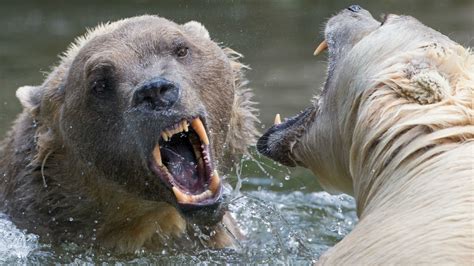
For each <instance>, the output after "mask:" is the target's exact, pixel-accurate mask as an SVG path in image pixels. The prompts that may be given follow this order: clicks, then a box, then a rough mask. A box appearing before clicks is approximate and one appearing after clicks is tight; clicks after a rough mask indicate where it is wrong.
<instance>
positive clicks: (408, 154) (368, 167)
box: [349, 89, 474, 218]
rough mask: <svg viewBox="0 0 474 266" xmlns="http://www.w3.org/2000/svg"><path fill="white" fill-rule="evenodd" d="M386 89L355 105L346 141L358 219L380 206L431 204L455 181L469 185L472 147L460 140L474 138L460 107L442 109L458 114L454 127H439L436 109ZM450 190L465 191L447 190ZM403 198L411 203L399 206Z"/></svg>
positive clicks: (467, 119)
mask: <svg viewBox="0 0 474 266" xmlns="http://www.w3.org/2000/svg"><path fill="white" fill-rule="evenodd" d="M387 91H389V90H384V89H379V90H378V91H377V92H374V93H373V94H372V95H371V96H370V97H368V100H367V102H366V103H365V104H364V105H361V109H360V111H359V118H358V120H357V122H356V125H355V128H354V134H353V137H352V140H353V143H352V146H351V159H350V162H349V165H350V172H351V175H352V179H353V184H354V197H355V198H356V201H357V212H358V215H359V217H361V218H363V217H364V216H367V215H369V214H370V213H371V212H372V211H374V210H376V209H383V208H384V206H385V207H389V206H390V208H392V207H393V206H396V205H400V206H402V208H410V207H409V206H423V205H425V206H426V205H430V204H432V205H437V204H440V202H438V203H435V202H437V201H440V200H441V198H442V197H440V196H439V195H438V194H439V193H441V190H444V189H449V188H448V187H449V186H450V185H452V184H453V183H452V182H453V180H455V179H456V178H457V181H456V182H459V183H458V185H459V184H461V186H466V187H469V185H470V182H472V180H471V181H469V178H468V177H469V176H470V175H471V174H472V169H471V167H472V160H473V153H472V149H473V145H472V142H471V143H470V144H469V143H466V140H465V138H466V136H469V135H470V136H471V138H472V137H474V134H473V131H472V126H471V127H469V122H468V121H469V118H468V117H467V115H465V114H466V113H465V112H464V116H465V117H464V118H465V119H463V115H462V113H463V112H462V109H463V107H462V106H460V105H449V103H447V106H445V108H446V111H452V112H459V115H460V116H459V119H458V122H459V125H457V126H456V127H454V125H449V124H445V123H443V121H444V117H440V118H439V119H436V116H443V113H440V112H439V111H438V110H437V109H436V108H439V106H422V105H419V104H416V103H413V104H410V103H407V102H406V99H403V98H400V97H399V96H398V95H395V94H392V93H390V92H389V93H387ZM374 110H377V111H374ZM427 117H429V118H430V119H429V121H432V123H429V121H428V120H426V118H427ZM423 121H426V123H424V122H423ZM436 121H439V122H436ZM463 121H464V122H463ZM469 149H470V150H471V152H468V151H469ZM449 169H457V170H456V171H453V170H449ZM455 176H456V177H455ZM440 186H441V187H440ZM471 186H472V184H471ZM456 190H458V191H459V193H461V194H462V193H465V191H464V192H463V189H462V188H452V191H456ZM452 191H450V193H453V192H452ZM407 199H411V200H412V202H411V204H405V202H406V201H407ZM419 199H423V200H422V201H421V202H418V204H416V203H415V201H417V200H419ZM402 202H404V203H402ZM447 204H448V203H447Z"/></svg>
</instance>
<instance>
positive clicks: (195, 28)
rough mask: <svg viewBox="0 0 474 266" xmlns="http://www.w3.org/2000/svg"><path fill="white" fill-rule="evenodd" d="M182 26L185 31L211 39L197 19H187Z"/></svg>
mask: <svg viewBox="0 0 474 266" xmlns="http://www.w3.org/2000/svg"><path fill="white" fill-rule="evenodd" d="M183 27H184V29H185V30H186V31H187V32H189V33H191V34H193V35H195V36H199V37H202V38H205V39H209V40H210V39H211V37H210V36H209V32H208V31H207V29H206V28H205V27H204V26H203V25H202V24H201V23H199V22H197V21H189V22H188V23H186V24H184V25H183Z"/></svg>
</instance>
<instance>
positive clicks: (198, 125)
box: [191, 118, 209, 145]
mask: <svg viewBox="0 0 474 266" xmlns="http://www.w3.org/2000/svg"><path fill="white" fill-rule="evenodd" d="M191 127H192V128H193V129H194V131H196V133H197V134H198V136H199V138H200V139H201V141H202V143H203V144H204V145H209V138H208V137H207V133H206V129H205V128H204V125H203V124H202V121H201V119H199V118H196V119H194V120H193V121H192V122H191Z"/></svg>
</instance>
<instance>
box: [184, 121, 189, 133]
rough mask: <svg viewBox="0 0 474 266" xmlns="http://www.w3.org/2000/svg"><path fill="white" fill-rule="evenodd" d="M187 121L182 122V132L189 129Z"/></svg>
mask: <svg viewBox="0 0 474 266" xmlns="http://www.w3.org/2000/svg"><path fill="white" fill-rule="evenodd" d="M188 126H189V125H188V121H183V128H184V132H188V130H189V128H188Z"/></svg>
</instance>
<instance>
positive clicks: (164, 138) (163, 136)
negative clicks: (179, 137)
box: [161, 131, 168, 141]
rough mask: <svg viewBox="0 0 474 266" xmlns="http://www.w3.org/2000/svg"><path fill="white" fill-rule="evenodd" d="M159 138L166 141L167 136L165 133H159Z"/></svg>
mask: <svg viewBox="0 0 474 266" xmlns="http://www.w3.org/2000/svg"><path fill="white" fill-rule="evenodd" d="M161 137H162V138H163V140H164V141H168V135H167V134H166V132H164V131H163V132H161Z"/></svg>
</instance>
